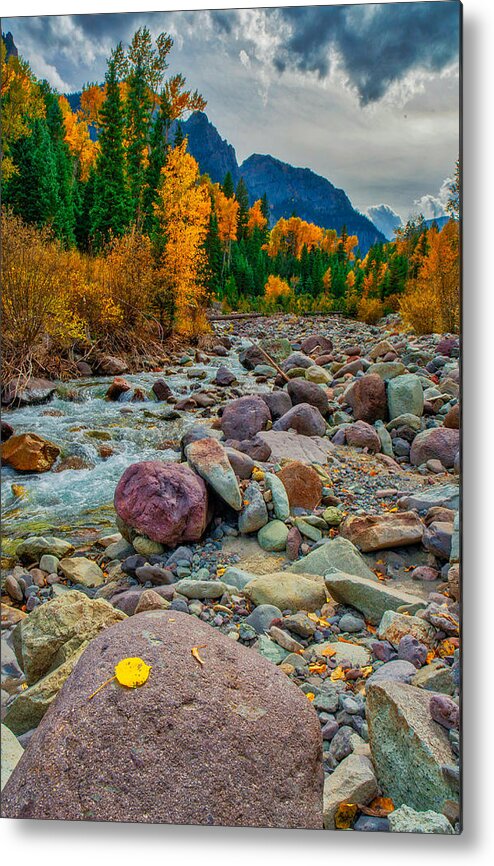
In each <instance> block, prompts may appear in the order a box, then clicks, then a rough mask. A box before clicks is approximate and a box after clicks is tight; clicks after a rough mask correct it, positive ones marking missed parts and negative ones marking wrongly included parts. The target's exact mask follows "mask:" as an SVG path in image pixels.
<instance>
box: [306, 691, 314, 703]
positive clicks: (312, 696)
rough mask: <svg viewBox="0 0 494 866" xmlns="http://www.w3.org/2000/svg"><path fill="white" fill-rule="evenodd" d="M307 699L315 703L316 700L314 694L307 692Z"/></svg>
mask: <svg viewBox="0 0 494 866" xmlns="http://www.w3.org/2000/svg"><path fill="white" fill-rule="evenodd" d="M305 697H306V698H307V700H308V701H313V700H314V698H315V694H314V692H307V694H306V696H305Z"/></svg>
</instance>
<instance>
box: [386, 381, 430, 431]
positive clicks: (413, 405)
mask: <svg viewBox="0 0 494 866" xmlns="http://www.w3.org/2000/svg"><path fill="white" fill-rule="evenodd" d="M388 411H389V417H390V418H391V420H392V419H393V418H397V417H398V416H399V415H404V414H405V413H406V412H409V413H410V414H411V415H417V416H418V417H420V416H421V415H422V413H423V411H424V392H423V390H422V383H421V381H420V379H419V377H418V376H416V375H415V374H414V373H405V374H404V375H403V376H396V378H394V379H391V380H390V381H389V382H388Z"/></svg>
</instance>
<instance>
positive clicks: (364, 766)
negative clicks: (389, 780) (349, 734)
mask: <svg viewBox="0 0 494 866" xmlns="http://www.w3.org/2000/svg"><path fill="white" fill-rule="evenodd" d="M377 794H378V787H377V780H376V777H375V774H374V770H373V767H372V763H371V761H369V759H368V758H366V757H365V756H364V755H348V756H347V757H346V758H344V759H343V760H342V761H341V763H340V764H339V765H338V767H337V768H336V770H335V771H334V773H331V775H330V776H326V778H325V780H324V793H323V814H324V828H325V829H326V830H334V829H335V822H334V819H335V815H336V812H337V810H338V806H339V805H340V803H361V804H362V805H364V806H365V805H367V803H370V801H371V800H373V799H374V797H376V796H377Z"/></svg>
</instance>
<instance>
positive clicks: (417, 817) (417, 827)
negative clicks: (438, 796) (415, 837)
mask: <svg viewBox="0 0 494 866" xmlns="http://www.w3.org/2000/svg"><path fill="white" fill-rule="evenodd" d="M388 823H389V829H390V831H391V832H392V833H441V834H443V835H445V836H451V835H454V830H453V828H452V826H451V824H450V822H449V821H448V819H447V818H446V816H445V815H441V814H440V813H439V812H433V811H432V810H430V809H429V810H427V812H418V811H417V812H416V811H415V809H411V808H410V806H405V805H403V806H400V808H399V809H395V810H394V811H393V812H391V813H390V814H389V815H388Z"/></svg>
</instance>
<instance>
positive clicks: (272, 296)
mask: <svg viewBox="0 0 494 866" xmlns="http://www.w3.org/2000/svg"><path fill="white" fill-rule="evenodd" d="M290 294H291V289H290V286H289V285H288V283H286V282H285V280H282V279H281V277H276V276H275V275H274V274H270V275H269V277H268V279H267V282H266V285H265V286H264V296H265V298H266V299H267V300H269V301H275V300H277V298H280V297H288V296H289V295H290Z"/></svg>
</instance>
